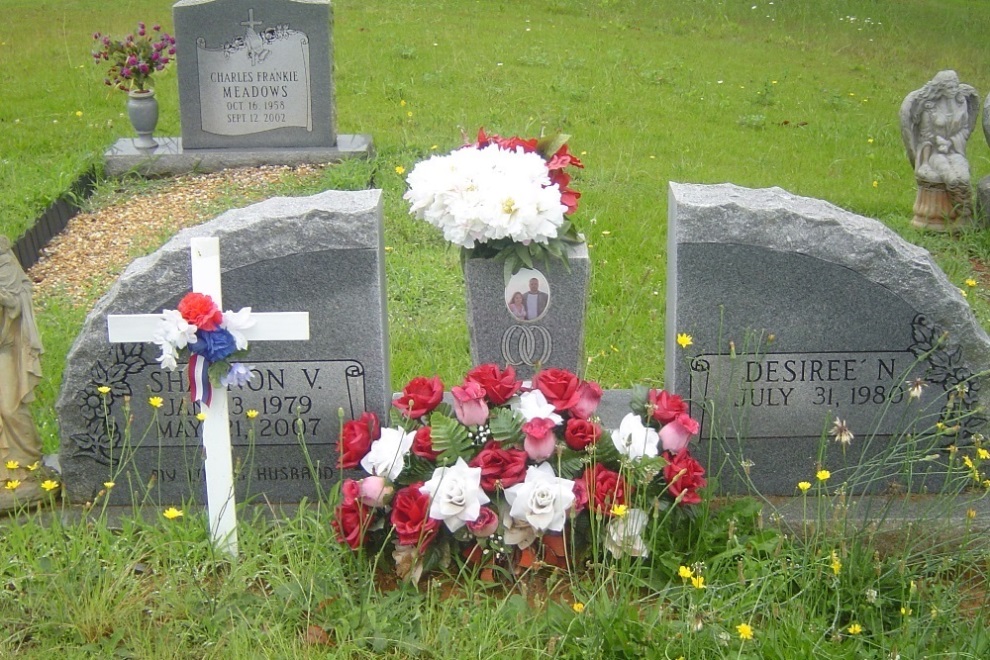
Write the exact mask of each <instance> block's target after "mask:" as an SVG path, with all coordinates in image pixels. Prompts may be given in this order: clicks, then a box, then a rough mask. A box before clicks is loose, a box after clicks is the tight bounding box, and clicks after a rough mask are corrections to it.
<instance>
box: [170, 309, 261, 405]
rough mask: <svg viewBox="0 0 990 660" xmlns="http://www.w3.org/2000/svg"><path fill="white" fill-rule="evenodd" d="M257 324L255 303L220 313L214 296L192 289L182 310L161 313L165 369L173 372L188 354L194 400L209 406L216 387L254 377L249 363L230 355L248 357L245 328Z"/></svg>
mask: <svg viewBox="0 0 990 660" xmlns="http://www.w3.org/2000/svg"><path fill="white" fill-rule="evenodd" d="M254 323H255V321H254V320H253V319H252V318H251V308H250V307H244V308H242V309H241V310H240V311H238V312H231V311H226V312H221V311H220V308H219V307H217V304H216V303H215V302H214V301H213V298H211V297H210V296H208V295H206V294H203V293H196V292H195V291H193V292H190V293H187V294H186V295H185V296H184V297H183V298H182V300H180V301H179V305H178V309H166V310H163V311H162V315H161V324H160V326H159V329H158V332H157V333H156V334H155V338H154V342H155V343H156V344H158V346H159V347H160V348H161V350H162V354H161V355H160V356H159V357H158V358H157V359H158V362H160V363H161V365H162V368H163V369H167V370H169V371H174V370H175V369H176V367H177V366H178V359H179V358H181V357H184V356H185V355H186V354H188V356H189V396H190V398H191V399H192V401H193V402H194V403H196V402H200V401H201V402H203V403H205V404H206V405H210V404H211V402H212V399H213V387H219V386H224V387H226V386H228V385H230V386H235V387H236V386H238V385H244V384H245V383H247V382H248V381H249V380H251V369H250V367H248V366H247V365H245V364H242V363H240V362H234V361H232V360H231V358H232V357H244V356H246V355H247V350H248V341H247V337H245V336H244V330H246V329H248V328H250V327H251V326H253V325H254Z"/></svg>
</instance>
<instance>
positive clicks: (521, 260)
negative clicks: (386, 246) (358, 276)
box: [404, 128, 584, 274]
mask: <svg viewBox="0 0 990 660" xmlns="http://www.w3.org/2000/svg"><path fill="white" fill-rule="evenodd" d="M569 137H570V136H568V135H555V136H550V137H544V138H530V139H525V138H520V137H510V138H505V137H501V136H499V135H494V134H493V135H488V134H486V133H485V130H484V129H483V128H482V129H480V130H479V131H478V139H477V141H476V142H474V143H470V144H467V145H466V146H464V147H461V148H459V149H456V150H454V151H452V152H451V153H449V154H446V155H437V156H432V157H430V158H429V159H427V160H424V161H421V162H419V163H417V164H416V166H415V167H414V168H413V169H412V171H411V172H410V173H409V176H408V177H407V179H406V182H407V184H408V185H409V189H408V190H407V191H406V193H405V195H404V199H405V200H406V201H408V202H409V204H410V209H409V212H410V213H411V214H412V215H414V216H416V217H417V218H419V219H421V220H425V221H426V222H428V223H430V224H431V225H433V226H435V227H437V228H439V229H440V230H442V231H443V236H444V238H445V239H447V240H448V241H450V242H451V243H453V244H454V245H458V246H460V247H462V248H464V251H463V253H462V254H463V256H464V257H465V258H470V257H486V258H495V259H499V260H504V261H505V263H506V272H507V273H509V274H512V273H515V272H517V271H518V270H519V269H520V268H522V267H523V266H524V265H525V266H527V267H529V268H532V267H533V262H534V260H535V261H546V260H547V257H548V256H553V257H555V258H557V259H560V260H562V261H565V263H566V256H565V249H566V244H567V243H575V242H580V241H581V238H580V237H579V235H578V233H577V230H576V229H575V228H574V226H573V225H572V224H571V222H570V221H569V220H568V219H567V217H566V216H569V215H571V214H572V213H574V211H576V210H577V205H578V199H579V198H580V197H581V193H579V192H578V191H576V190H574V189H573V188H571V187H570V182H571V175H570V174H569V173H568V172H567V171H566V170H567V168H568V167H570V166H574V167H582V168H583V167H584V165H583V164H582V163H581V161H580V160H578V159H577V158H575V157H574V156H573V155H572V154H571V153H570V152H569V151H568V148H567V140H568V138H569Z"/></svg>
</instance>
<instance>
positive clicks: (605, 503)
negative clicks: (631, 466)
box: [581, 463, 629, 516]
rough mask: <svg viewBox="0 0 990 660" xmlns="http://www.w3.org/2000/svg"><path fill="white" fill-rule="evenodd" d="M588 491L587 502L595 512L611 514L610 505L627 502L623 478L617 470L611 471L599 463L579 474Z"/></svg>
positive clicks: (626, 488)
mask: <svg viewBox="0 0 990 660" xmlns="http://www.w3.org/2000/svg"><path fill="white" fill-rule="evenodd" d="M581 481H583V482H584V484H585V488H586V489H587V491H588V504H589V505H590V506H591V510H592V511H594V512H596V513H603V514H605V515H607V516H610V515H612V507H613V506H615V505H616V504H627V503H628V496H629V493H627V492H626V491H627V490H628V485H627V484H626V481H625V479H623V478H622V476H621V475H620V474H619V473H618V472H613V471H612V470H609V469H608V468H607V467H605V466H604V465H602V464H601V463H596V464H595V466H594V468H591V467H588V468H585V470H584V474H582V475H581Z"/></svg>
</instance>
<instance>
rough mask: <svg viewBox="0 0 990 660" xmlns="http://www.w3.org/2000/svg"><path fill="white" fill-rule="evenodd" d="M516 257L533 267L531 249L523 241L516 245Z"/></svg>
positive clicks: (527, 265) (528, 266)
mask: <svg viewBox="0 0 990 660" xmlns="http://www.w3.org/2000/svg"><path fill="white" fill-rule="evenodd" d="M515 251H516V257H517V258H518V259H519V260H520V261H522V262H523V263H524V264H526V267H527V268H532V267H533V258H532V257H531V256H530V255H529V250H528V249H527V248H526V246H525V245H523V244H522V243H517V244H516V247H515Z"/></svg>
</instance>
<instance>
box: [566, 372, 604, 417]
mask: <svg viewBox="0 0 990 660" xmlns="http://www.w3.org/2000/svg"><path fill="white" fill-rule="evenodd" d="M577 394H578V400H577V403H575V404H574V405H573V406H571V414H572V415H573V416H575V417H580V418H581V419H588V418H589V417H591V415H592V414H593V413H594V412H595V410H597V409H598V404H599V403H601V401H602V388H601V387H600V386H599V385H598V383H595V382H593V381H581V385H580V387H578V391H577Z"/></svg>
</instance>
